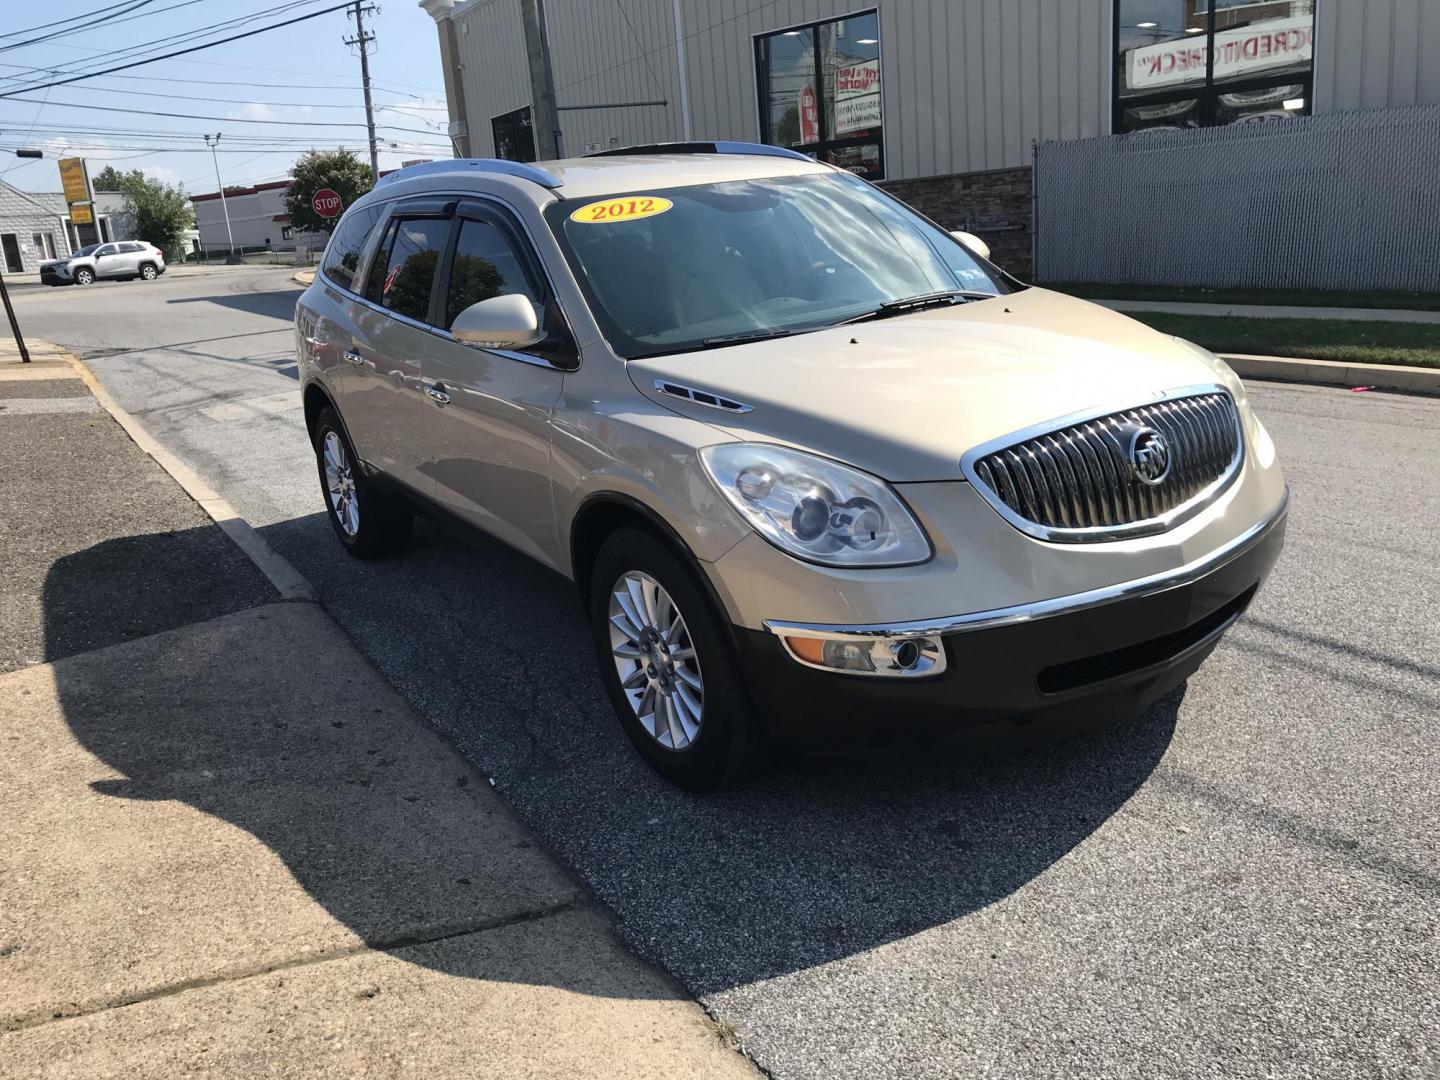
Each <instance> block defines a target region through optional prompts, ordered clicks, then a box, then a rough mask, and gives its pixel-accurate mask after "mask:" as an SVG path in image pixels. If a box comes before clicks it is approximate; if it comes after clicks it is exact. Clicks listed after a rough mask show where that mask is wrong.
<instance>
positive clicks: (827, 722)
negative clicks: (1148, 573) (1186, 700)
mask: <svg viewBox="0 0 1440 1080" xmlns="http://www.w3.org/2000/svg"><path fill="white" fill-rule="evenodd" d="M1285 516H1286V507H1285V504H1284V503H1282V504H1281V505H1280V506H1279V507H1278V508H1277V509H1276V510H1275V511H1274V513H1273V514H1272V515H1270V516H1269V517H1268V518H1267V519H1265V520H1264V521H1262V522H1260V523H1259V524H1257V525H1256V526H1255V527H1254V528H1253V529H1251V530H1249V531H1248V532H1247V533H1245V534H1244V535H1242V536H1241V537H1239V538H1237V540H1236V541H1235V542H1234V543H1233V544H1231V545H1227V547H1226V548H1224V549H1222V550H1220V551H1218V552H1216V553H1213V554H1212V555H1210V556H1207V557H1205V558H1204V559H1201V560H1197V561H1196V562H1195V563H1192V564H1190V565H1188V566H1186V567H1182V568H1180V569H1178V570H1176V571H1173V572H1171V573H1169V574H1164V575H1157V576H1155V577H1151V578H1143V579H1140V580H1138V581H1133V582H1129V583H1126V584H1124V585H1120V586H1116V587H1114V588H1113V589H1108V590H1100V591H1097V592H1095V593H1087V594H1080V595H1077V596H1069V597H1061V598H1058V599H1055V600H1050V601H1044V602H1041V603H1038V604H1031V605H1026V606H1024V607H1017V608H1010V609H1005V610H1000V611H990V612H981V613H978V614H975V615H965V616H957V617H956V618H954V619H949V620H926V621H924V622H921V623H913V624H882V625H874V626H849V627H846V626H807V627H799V626H796V625H795V624H787V623H773V624H770V625H769V627H768V632H767V631H754V630H747V629H740V628H737V630H736V636H737V639H738V640H739V645H740V648H741V651H742V654H743V657H742V659H743V661H744V663H745V670H747V671H749V672H751V673H752V677H751V679H750V680H749V684H750V688H751V692H752V694H753V695H754V696H755V697H756V698H757V702H756V703H757V705H759V706H760V707H761V709H762V710H763V711H764V713H765V714H766V716H767V718H768V721H769V725H770V732H771V734H772V735H773V736H774V737H775V738H776V739H777V740H778V741H780V742H784V743H790V744H799V745H804V746H812V747H827V748H831V747H844V746H847V745H848V746H857V745H860V746H863V745H868V744H875V743H882V742H893V741H901V740H904V739H907V738H913V737H917V736H935V735H939V734H945V733H948V732H951V731H955V730H958V729H962V728H968V727H978V726H981V725H985V724H990V723H994V722H997V721H1008V722H1012V723H1016V724H1030V723H1035V722H1041V723H1043V724H1044V725H1045V726H1047V727H1052V726H1053V727H1057V728H1060V729H1064V728H1067V727H1075V728H1080V727H1086V726H1091V725H1093V724H1096V723H1103V722H1107V721H1112V720H1121V719H1125V718H1128V717H1134V716H1136V715H1138V714H1139V713H1140V712H1142V711H1143V710H1144V709H1145V708H1147V707H1148V706H1149V705H1150V704H1152V703H1153V702H1154V701H1156V700H1158V699H1159V698H1161V697H1163V696H1164V695H1165V694H1167V693H1169V692H1170V691H1171V690H1172V689H1174V688H1175V687H1176V686H1178V685H1179V684H1180V683H1181V682H1183V681H1184V680H1185V679H1186V678H1188V677H1189V676H1190V674H1192V673H1193V672H1194V671H1195V669H1196V668H1198V667H1199V666H1200V664H1201V663H1202V662H1203V661H1204V660H1205V658H1206V657H1207V656H1208V655H1209V654H1210V652H1211V650H1212V649H1214V647H1215V645H1216V644H1217V643H1218V642H1219V640H1220V637H1221V635H1223V633H1224V632H1225V630H1226V629H1227V628H1228V627H1229V626H1230V625H1231V623H1233V622H1234V621H1235V620H1236V619H1237V618H1239V617H1240V615H1241V614H1242V613H1243V612H1244V610H1245V608H1246V607H1247V606H1248V605H1249V603H1250V601H1251V599H1252V598H1253V597H1254V595H1255V592H1256V590H1257V589H1258V588H1259V587H1260V584H1261V583H1262V582H1263V581H1264V579H1265V577H1266V576H1267V575H1268V574H1269V572H1270V569H1271V567H1273V566H1274V564H1275V561H1276V559H1277V558H1278V557H1279V555H1280V549H1281V547H1282V545H1283V543H1284V535H1285ZM796 633H800V634H806V633H809V634H813V635H816V636H821V635H823V636H826V637H837V636H840V637H844V636H853V637H854V638H855V640H865V641H869V640H874V639H875V638H876V637H883V638H885V639H887V640H888V639H897V640H898V639H902V638H904V637H906V636H909V635H915V634H937V635H939V636H940V640H941V641H942V642H943V645H944V649H945V664H944V670H943V672H942V673H941V674H938V675H934V676H930V677H925V678H884V677H874V676H857V675H854V674H848V673H842V672H833V671H826V670H819V669H816V668H812V667H806V666H803V665H802V664H801V663H800V662H798V661H797V660H796V659H794V658H793V657H792V656H791V655H790V653H789V652H788V651H787V648H786V646H785V645H784V643H783V641H782V636H783V635H785V634H796Z"/></svg>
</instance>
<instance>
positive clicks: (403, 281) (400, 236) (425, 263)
mask: <svg viewBox="0 0 1440 1080" xmlns="http://www.w3.org/2000/svg"><path fill="white" fill-rule="evenodd" d="M449 239H450V219H449V218H401V219H399V220H396V221H392V222H391V223H390V226H389V228H388V229H386V231H385V238H384V239H383V240H382V241H381V242H380V247H379V249H378V250H377V251H376V252H375V259H374V261H373V262H372V263H371V265H370V276H369V281H368V282H367V283H366V286H365V299H367V300H371V301H373V302H374V303H377V304H379V305H380V306H381V307H384V308H388V309H389V310H390V311H393V312H395V314H397V315H404V316H405V317H406V318H408V319H416V320H418V321H420V322H429V321H430V294H431V291H432V290H433V289H434V287H435V272H436V270H438V269H439V267H440V255H441V254H442V253H443V252H444V250H445V244H446V242H447V241H448V240H449Z"/></svg>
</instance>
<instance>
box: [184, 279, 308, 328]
mask: <svg viewBox="0 0 1440 1080" xmlns="http://www.w3.org/2000/svg"><path fill="white" fill-rule="evenodd" d="M302 291H303V290H302V289H301V288H300V286H298V285H293V284H292V283H290V282H289V281H288V279H286V280H284V281H283V283H282V282H281V281H277V282H276V288H275V289H274V291H268V290H267V291H263V292H217V293H211V294H210V295H208V296H176V297H172V298H170V299H168V300H166V301H165V302H166V303H167V304H217V305H219V306H220V307H228V308H233V309H234V310H236V311H244V312H247V313H249V314H251V315H261V316H264V317H265V318H267V319H279V320H281V321H283V322H287V323H289V322H294V320H295V301H296V300H298V299H299V298H300V293H301V292H302Z"/></svg>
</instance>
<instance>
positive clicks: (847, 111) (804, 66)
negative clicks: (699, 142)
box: [755, 11, 885, 180]
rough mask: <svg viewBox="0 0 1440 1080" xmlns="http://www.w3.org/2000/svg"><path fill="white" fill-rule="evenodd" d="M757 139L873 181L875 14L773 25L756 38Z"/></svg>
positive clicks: (876, 163) (877, 134)
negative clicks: (786, 27) (787, 26)
mask: <svg viewBox="0 0 1440 1080" xmlns="http://www.w3.org/2000/svg"><path fill="white" fill-rule="evenodd" d="M755 56H756V70H757V71H758V72H759V78H760V85H759V101H760V137H761V139H762V141H764V142H767V143H770V144H771V145H772V146H785V147H789V148H791V149H794V150H799V151H801V152H802V153H806V154H810V155H811V156H813V157H815V158H817V159H819V160H820V161H826V162H829V163H830V164H832V165H838V166H840V167H841V168H842V169H849V170H850V171H851V172H854V173H857V174H859V175H860V176H864V177H865V178H867V179H869V180H880V179H883V178H884V176H885V153H884V149H885V147H884V140H883V139H882V137H881V115H880V16H879V15H878V13H876V12H874V11H870V12H865V13H863V14H860V15H851V16H849V17H847V18H844V19H832V20H830V21H828V22H820V23H812V24H810V25H809V26H802V27H795V28H792V29H789V30H778V31H776V32H775V33H772V34H763V35H761V36H760V37H757V38H756V39H755Z"/></svg>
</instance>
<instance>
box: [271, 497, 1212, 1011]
mask: <svg viewBox="0 0 1440 1080" xmlns="http://www.w3.org/2000/svg"><path fill="white" fill-rule="evenodd" d="M262 533H263V535H265V537H266V539H267V540H268V541H269V542H270V544H271V545H272V546H274V547H275V548H276V549H277V550H278V551H279V552H280V553H281V554H283V555H285V556H286V558H288V559H289V560H290V561H291V562H292V563H293V564H295V565H296V566H297V568H299V569H300V571H301V572H302V573H303V574H304V575H305V576H306V577H307V578H308V579H309V580H310V581H311V583H312V584H313V585H314V586H315V587H316V589H317V591H318V593H319V595H320V597H321V600H322V602H323V603H324V605H325V606H326V608H327V609H328V610H329V611H330V612H331V613H332V614H333V615H334V616H335V617H336V618H337V619H338V620H339V621H340V623H341V624H342V625H343V626H345V628H346V629H347V631H348V632H349V633H350V635H351V636H352V637H353V638H354V639H355V640H356V642H357V644H358V645H359V646H360V648H361V650H362V651H363V652H364V653H365V654H366V655H367V657H368V658H369V659H370V660H371V661H372V662H373V663H374V664H375V665H376V666H377V667H379V668H380V670H381V671H382V672H383V673H384V674H385V676H386V677H387V678H388V679H389V680H390V681H391V682H392V684H394V685H395V686H397V687H398V688H399V689H400V690H401V692H402V693H403V694H404V695H405V696H406V697H407V698H408V699H409V700H410V701H411V702H412V703H414V704H415V706H416V707H417V708H418V709H419V710H420V711H421V713H422V714H423V715H425V716H426V718H427V719H429V720H430V721H431V723H433V724H434V725H435V726H436V727H438V728H439V729H440V730H441V731H442V732H443V733H444V734H445V735H446V736H447V737H448V738H449V739H450V740H451V741H452V742H453V743H454V744H455V745H456V746H457V747H458V748H459V749H460V751H461V752H462V753H463V754H464V755H465V756H467V757H468V758H469V759H470V760H471V761H473V762H475V763H476V764H477V765H478V767H479V768H481V769H482V770H483V771H485V772H486V773H488V774H489V775H490V776H491V777H492V778H493V780H494V783H495V784H496V786H497V787H498V788H499V789H500V791H501V792H502V794H504V795H505V797H506V798H507V799H508V800H509V801H510V802H511V803H512V804H513V805H514V806H515V807H516V808H517V809H518V810H519V812H520V814H521V816H522V817H523V818H524V819H525V820H526V822H527V823H528V824H529V825H530V826H531V827H532V828H534V829H535V830H537V831H538V832H539V833H540V834H541V835H542V837H543V838H544V839H545V840H546V841H547V842H548V843H549V844H550V846H551V847H552V848H553V849H554V850H555V851H556V852H557V853H558V854H559V855H560V856H561V857H562V858H563V859H564V860H565V861H566V862H568V863H569V864H570V866H571V867H572V868H573V869H575V870H576V871H577V873H578V874H579V875H580V876H581V877H582V878H583V879H584V880H585V882H586V883H587V884H588V885H589V886H590V887H591V888H592V889H593V890H594V891H595V892H596V894H597V895H598V896H599V898H600V899H601V900H602V901H604V902H605V903H606V904H607V905H608V906H609V907H610V908H611V910H612V911H613V912H614V913H615V915H616V916H617V919H618V922H619V926H620V930H621V933H622V935H623V936H624V937H625V938H626V940H627V941H628V942H629V943H630V944H631V945H632V946H633V947H635V948H636V949H637V951H639V952H640V953H641V954H642V955H644V956H645V957H646V958H647V959H651V960H654V961H657V962H659V963H661V964H662V965H663V966H664V967H666V968H667V969H668V970H669V971H670V972H671V973H672V974H674V975H676V976H677V977H678V978H679V979H680V980H681V981H682V982H683V983H685V984H686V986H687V988H688V989H689V990H690V991H691V992H692V993H695V994H696V995H699V996H704V995H706V994H709V993H713V992H718V991H721V990H725V989H729V988H731V987H735V986H740V985H744V984H746V983H750V982H753V981H756V980H759V979H764V978H768V977H771V976H775V975H780V974H785V973H788V972H793V971H798V970H802V969H805V968H809V967H813V966H815V965H817V964H823V963H825V962H827V961H831V960H835V959H838V958H841V957H845V956H849V955H852V954H854V953H857V952H861V951H864V950H869V949H873V948H875V947H877V946H879V945H882V944H884V943H885V942H888V941H892V940H895V939H897V938H901V937H905V936H908V935H911V934H914V933H917V932H919V931H922V930H925V929H928V928H930V927H934V926H938V925H941V924H945V923H949V922H951V921H953V920H956V919H959V918H963V917H964V916H966V915H968V914H970V913H972V912H975V911H978V910H980V909H982V908H985V907H986V906H988V905H990V904H993V903H995V902H996V901H998V900H1000V899H1002V898H1004V897H1005V896H1007V895H1009V894H1011V893H1012V892H1014V891H1015V890H1017V889H1019V888H1021V887H1022V886H1024V885H1025V884H1026V883H1028V882H1030V881H1032V880H1033V879H1034V878H1035V877H1036V876H1037V875H1039V874H1041V873H1042V872H1043V871H1044V870H1045V869H1046V868H1047V867H1049V866H1051V865H1052V864H1053V863H1054V862H1055V861H1056V860H1058V859H1060V858H1061V857H1062V856H1064V855H1065V853H1066V852H1068V851H1070V850H1071V849H1072V848H1074V847H1075V846H1076V845H1077V844H1079V843H1081V842H1082V841H1083V840H1085V839H1086V837H1088V836H1089V835H1090V834H1091V833H1092V832H1093V831H1094V830H1095V829H1097V828H1098V827H1099V826H1100V825H1102V824H1103V823H1104V822H1105V821H1106V819H1107V818H1109V817H1110V816H1111V815H1112V814H1114V813H1115V812H1116V811H1117V810H1119V809H1120V808H1121V807H1122V806H1123V805H1124V804H1125V802H1126V801H1127V800H1128V799H1129V798H1130V797H1131V795H1132V794H1134V792H1135V791H1136V790H1137V789H1138V788H1139V787H1140V786H1141V785H1142V784H1143V783H1144V782H1145V780H1146V778H1147V777H1148V776H1149V775H1150V773H1151V772H1152V770H1153V769H1154V768H1155V767H1156V765H1157V764H1158V763H1159V761H1160V759H1161V757H1162V756H1163V755H1164V753H1165V750H1166V748H1167V747H1168V746H1169V743H1170V740H1171V737H1172V735H1173V733H1174V728H1175V723H1176V717H1177V713H1178V710H1179V707H1180V703H1181V701H1182V699H1183V696H1184V689H1183V688H1181V689H1180V690H1178V691H1176V692H1175V693H1173V694H1171V695H1170V696H1169V697H1168V698H1167V699H1165V700H1164V701H1162V702H1160V703H1158V704H1157V705H1156V706H1155V707H1153V708H1152V709H1151V710H1150V711H1149V713H1148V714H1147V715H1146V716H1145V717H1143V718H1142V719H1140V720H1139V721H1136V722H1131V723H1124V724H1120V725H1115V726H1111V727H1108V728H1105V729H1102V730H1100V731H1096V732H1092V733H1089V734H1083V735H1076V736H1073V737H1069V738H1065V739H1063V740H1039V741H1037V742H1035V743H1034V745H1029V746H1021V747H1018V748H1017V747H1015V746H1014V745H1012V744H1007V743H1004V742H999V743H997V742H995V741H994V740H990V741H986V742H980V741H977V740H974V739H971V740H967V741H964V742H947V743H944V744H941V745H929V746H924V747H920V748H913V749H909V750H902V751H898V752H892V753H888V754H885V755H878V756H871V757H867V758H866V759H863V760H856V759H853V758H852V759H838V760H815V759H811V760H801V761H794V760H783V759H782V760H781V761H780V762H778V763H777V765H776V767H775V768H773V769H772V770H771V771H770V772H768V773H767V774H765V775H764V776H762V777H760V778H758V779H757V780H755V781H753V782H751V783H750V784H748V785H746V786H745V787H743V788H742V789H740V790H737V791H733V792H728V793H725V794H722V795H716V796H697V795H693V794H689V793H686V792H682V791H679V790H677V789H675V788H672V787H670V786H669V785H667V784H666V783H664V782H663V781H661V780H659V779H658V778H657V777H656V776H655V775H654V774H653V773H652V772H651V771H650V770H649V769H648V768H647V767H646V766H645V765H644V764H643V762H642V761H641V760H640V758H639V757H638V755H636V754H635V752H634V750H633V749H632V748H631V746H630V745H629V743H628V742H627V741H626V739H625V737H624V736H623V734H622V733H621V731H620V729H619V726H618V725H617V723H616V721H615V718H614V716H613V714H612V713H611V712H610V707H609V704H608V701H607V700H606V698H605V695H604V694H603V692H602V689H601V684H600V680H599V675H598V671H597V669H596V666H595V661H594V653H593V651H592V647H591V644H590V641H589V637H588V632H587V629H586V627H585V624H584V620H583V618H582V617H581V615H580V611H579V605H578V604H577V602H576V599H575V596H574V590H573V588H572V586H571V585H570V584H569V583H568V582H566V581H564V580H562V579H561V578H559V577H558V576H556V575H555V574H553V573H551V572H550V571H548V570H546V569H544V568H543V567H540V566H539V565H537V564H535V563H533V562H531V561H530V560H528V559H526V558H524V557H523V556H521V555H518V554H516V553H515V552H513V551H511V550H510V549H508V548H506V547H504V546H503V545H501V544H499V543H497V542H493V541H488V540H485V539H483V538H481V539H477V538H474V537H466V538H464V539H463V540H461V539H457V538H454V537H452V536H450V535H449V534H448V533H446V532H443V531H442V530H440V529H438V528H436V527H434V526H432V525H429V524H428V523H423V522H422V523H421V524H420V525H418V526H417V530H416V540H415V543H414V544H413V545H412V548H411V550H410V551H409V552H408V553H407V554H406V555H404V556H403V557H401V558H397V559H392V560H385V561H381V562H372V563H362V562H358V561H356V560H353V559H349V558H347V557H345V556H344V555H343V554H342V553H341V552H340V551H339V550H338V547H337V545H336V543H335V540H334V537H333V535H332V534H331V532H330V526H329V523H328V521H327V520H326V519H325V517H324V516H323V515H321V514H316V515H312V516H310V517H306V518H300V519H294V520H291V521H287V522H284V523H281V524H278V525H274V526H270V527H267V528H265V529H263V530H262ZM894 722H895V723H897V724H903V723H904V717H903V716H899V715H897V716H896V717H894Z"/></svg>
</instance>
